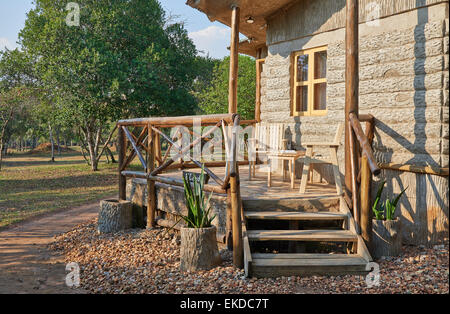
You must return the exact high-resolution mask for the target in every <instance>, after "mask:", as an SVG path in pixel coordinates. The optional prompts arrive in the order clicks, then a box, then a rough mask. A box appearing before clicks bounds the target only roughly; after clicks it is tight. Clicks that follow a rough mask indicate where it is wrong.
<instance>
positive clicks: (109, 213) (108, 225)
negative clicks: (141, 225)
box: [98, 200, 133, 233]
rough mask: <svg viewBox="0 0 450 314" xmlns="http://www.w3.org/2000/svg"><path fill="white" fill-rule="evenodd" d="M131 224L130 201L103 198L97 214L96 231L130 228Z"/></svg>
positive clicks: (106, 231) (107, 231)
mask: <svg viewBox="0 0 450 314" xmlns="http://www.w3.org/2000/svg"><path fill="white" fill-rule="evenodd" d="M132 224H133V205H132V203H131V202H130V201H118V200H103V201H101V202H100V212H99V214H98V233H109V232H117V231H120V230H125V229H130V228H131V227H132Z"/></svg>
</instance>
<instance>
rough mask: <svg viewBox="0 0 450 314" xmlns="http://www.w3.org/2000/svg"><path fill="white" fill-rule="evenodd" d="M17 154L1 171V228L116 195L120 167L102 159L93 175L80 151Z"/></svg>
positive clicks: (5, 160)
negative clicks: (52, 155) (54, 160)
mask: <svg viewBox="0 0 450 314" xmlns="http://www.w3.org/2000/svg"><path fill="white" fill-rule="evenodd" d="M49 160H50V156H49V154H48V153H42V154H26V153H15V154H14V155H12V156H8V157H7V158H6V159H4V161H3V165H2V170H1V171H0V227H3V226H6V225H9V224H11V223H16V222H19V221H21V220H24V219H26V218H29V217H32V216H35V215H38V214H42V213H46V212H51V211H54V210H57V209H66V208H71V207H74V206H78V205H82V204H85V203H89V202H92V201H95V200H98V199H101V198H103V197H107V196H110V195H113V194H115V193H117V190H118V185H117V164H107V163H106V159H105V158H104V159H102V161H101V162H100V165H99V171H97V172H93V171H91V169H90V167H89V166H88V165H87V164H86V162H85V161H84V159H83V157H82V156H81V154H80V153H79V152H78V151H72V152H65V153H62V155H61V156H58V155H56V162H55V163H51V162H49Z"/></svg>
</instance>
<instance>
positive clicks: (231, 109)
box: [228, 5, 240, 113]
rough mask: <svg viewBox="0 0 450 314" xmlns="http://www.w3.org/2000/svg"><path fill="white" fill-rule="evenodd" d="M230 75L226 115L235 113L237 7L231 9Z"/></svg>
mask: <svg viewBox="0 0 450 314" xmlns="http://www.w3.org/2000/svg"><path fill="white" fill-rule="evenodd" d="M231 10H232V11H231V43H230V75H229V87H228V113H237V85H238V82H237V80H238V67H239V66H238V63H239V52H238V49H239V15H240V14H239V13H240V9H239V7H238V6H236V5H233V6H232V7H231Z"/></svg>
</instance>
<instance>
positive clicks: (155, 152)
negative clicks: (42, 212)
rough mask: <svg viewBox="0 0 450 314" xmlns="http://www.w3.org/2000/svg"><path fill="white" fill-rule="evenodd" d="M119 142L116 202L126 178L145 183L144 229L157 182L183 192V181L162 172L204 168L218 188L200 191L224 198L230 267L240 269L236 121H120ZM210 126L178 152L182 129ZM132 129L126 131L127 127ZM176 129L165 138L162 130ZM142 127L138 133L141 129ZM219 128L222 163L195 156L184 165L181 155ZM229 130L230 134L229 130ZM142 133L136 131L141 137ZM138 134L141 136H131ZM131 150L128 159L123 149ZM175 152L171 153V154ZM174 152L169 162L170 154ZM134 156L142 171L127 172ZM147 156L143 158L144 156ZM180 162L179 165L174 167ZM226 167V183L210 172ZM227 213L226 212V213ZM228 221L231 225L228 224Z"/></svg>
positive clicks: (226, 117)
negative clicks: (175, 187)
mask: <svg viewBox="0 0 450 314" xmlns="http://www.w3.org/2000/svg"><path fill="white" fill-rule="evenodd" d="M117 125H118V129H119V132H118V143H119V198H120V199H121V200H125V199H126V179H127V178H141V179H145V180H147V227H148V228H152V227H154V226H155V224H156V221H157V220H156V206H157V204H156V188H155V183H156V182H159V183H164V184H167V185H173V186H180V187H183V186H184V184H183V180H182V179H178V178H173V177H170V176H162V174H163V173H165V172H169V171H170V170H173V169H183V168H202V167H203V169H204V171H205V172H206V173H207V174H208V175H209V176H210V178H211V179H212V180H213V181H214V182H215V183H216V184H205V185H204V187H203V189H204V190H205V191H208V192H214V193H218V194H226V195H228V197H227V200H228V202H227V203H228V204H227V234H226V242H227V244H228V246H229V247H232V248H233V263H234V265H235V266H236V267H239V268H242V267H243V244H242V243H243V242H242V225H241V222H242V219H241V217H242V201H241V198H240V186H239V167H238V161H237V145H238V143H237V142H238V129H239V126H240V118H239V115H237V114H219V115H204V116H185V117H163V118H144V119H128V120H120V121H119V122H118V124H117ZM194 126H197V127H198V126H200V127H203V126H212V128H210V129H209V130H207V131H205V132H204V133H203V134H197V133H195V131H191V130H189V133H190V134H191V135H194V138H195V137H196V138H195V140H194V141H192V142H191V143H190V144H189V145H187V146H186V147H180V146H179V145H178V144H177V143H176V140H175V139H176V138H178V136H179V135H180V128H181V127H187V128H190V127H194ZM130 127H132V128H134V130H133V131H134V132H130V130H129V128H130ZM174 127H175V128H177V129H175V134H174V136H173V137H172V138H170V137H169V136H167V135H166V134H165V133H164V132H163V131H162V130H161V129H162V128H174ZM140 128H142V130H140ZM218 129H221V130H222V132H223V135H224V138H225V140H224V144H225V145H224V146H225V153H226V161H225V162H220V161H219V162H217V161H215V162H202V160H196V159H195V157H196V156H193V157H191V158H190V161H185V160H184V156H185V154H187V153H190V151H191V149H193V148H194V147H196V145H201V143H202V141H208V140H209V139H210V138H209V136H210V135H211V134H213V132H215V131H217V130H218ZM230 129H231V134H229V130H230ZM139 130H140V132H139ZM133 133H135V134H139V135H134V134H133ZM161 141H165V142H167V149H166V152H165V153H164V156H162V148H161ZM129 144H130V145H131V147H130V148H131V150H130V152H129V154H128V156H127V147H128V145H129ZM174 150H175V153H174ZM171 152H172V153H173V154H172V155H173V156H171V157H170V153H171ZM136 156H137V157H138V159H139V161H140V164H141V166H142V167H143V169H144V171H130V170H127V168H128V167H129V166H130V164H131V162H132V161H133V160H134V159H135V158H136ZM144 156H145V157H144ZM178 160H180V161H179V163H176V162H177V161H178ZM210 166H211V167H213V166H214V167H220V166H222V167H225V176H224V178H223V179H222V178H219V176H217V175H216V174H215V173H214V172H213V171H212V170H211V169H210V168H209V167H210ZM228 208H229V210H228ZM228 221H230V223H228Z"/></svg>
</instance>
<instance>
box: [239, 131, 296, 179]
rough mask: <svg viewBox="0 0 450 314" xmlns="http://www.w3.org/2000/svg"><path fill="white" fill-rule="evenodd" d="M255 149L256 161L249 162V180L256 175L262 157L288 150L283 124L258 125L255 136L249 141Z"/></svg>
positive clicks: (254, 132)
mask: <svg viewBox="0 0 450 314" xmlns="http://www.w3.org/2000/svg"><path fill="white" fill-rule="evenodd" d="M248 141H249V143H251V145H252V146H253V147H254V149H255V153H256V156H255V157H256V158H255V159H256V160H254V161H249V175H248V176H249V180H251V177H252V175H253V176H255V175H256V162H257V160H258V158H259V156H261V155H267V154H268V153H270V152H277V151H280V150H283V149H285V148H286V142H287V140H285V139H284V124H283V123H257V124H255V127H254V130H253V136H252V138H251V139H249V140H248Z"/></svg>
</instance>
